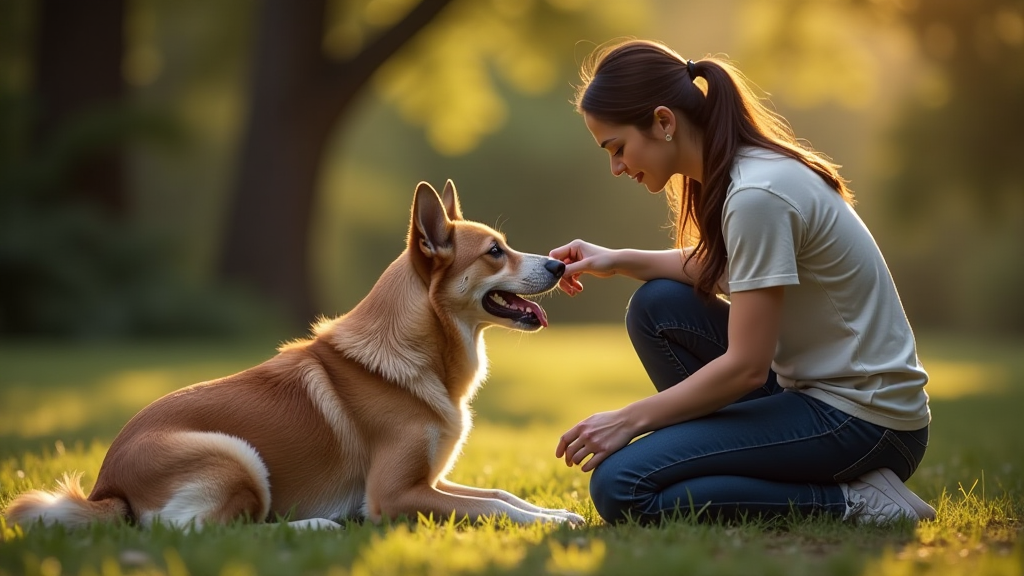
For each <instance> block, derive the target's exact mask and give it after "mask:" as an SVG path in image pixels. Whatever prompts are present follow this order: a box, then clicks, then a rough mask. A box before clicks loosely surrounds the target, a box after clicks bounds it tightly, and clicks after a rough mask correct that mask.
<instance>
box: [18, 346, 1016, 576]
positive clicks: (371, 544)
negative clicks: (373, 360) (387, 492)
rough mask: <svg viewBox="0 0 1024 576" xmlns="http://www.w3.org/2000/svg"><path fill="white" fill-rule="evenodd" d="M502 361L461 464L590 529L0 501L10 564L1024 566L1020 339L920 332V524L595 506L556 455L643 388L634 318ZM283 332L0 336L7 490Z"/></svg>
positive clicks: (32, 480)
mask: <svg viewBox="0 0 1024 576" xmlns="http://www.w3.org/2000/svg"><path fill="white" fill-rule="evenodd" d="M488 344H489V346H488V349H489V351H490V357H491V376H490V378H489V379H488V382H487V384H486V385H485V386H484V388H483V390H482V391H481V392H480V394H479V395H478V397H477V400H476V402H475V403H474V409H475V411H476V413H477V419H476V427H475V428H474V431H473V433H472V434H471V436H470V438H469V442H468V444H467V446H466V449H465V451H464V454H463V457H462V459H461V460H460V461H459V464H458V465H457V466H456V467H455V470H454V471H453V474H452V479H453V480H455V481H457V482H462V483H466V484H474V485H479V486H496V487H501V488H504V489H507V490H510V491H512V492H515V493H517V494H519V495H521V496H524V497H526V498H527V499H529V500H531V501H533V502H536V503H539V504H543V505H547V506H557V507H567V508H569V509H572V510H574V511H576V512H578V513H580V514H582V515H583V516H585V517H586V518H587V519H588V520H589V521H590V525H589V526H587V527H585V528H581V529H570V528H567V527H543V526H532V527H526V528H520V527H515V526H509V525H508V524H507V523H506V522H504V521H501V520H498V521H496V522H493V523H490V524H486V525H480V526H469V525H466V524H462V523H454V524H453V523H452V522H451V521H448V520H446V519H437V520H436V521H433V520H430V519H423V518H421V519H419V520H416V519H412V520H410V521H408V522H395V523H391V524H387V525H383V526H376V525H370V524H367V525H361V524H350V525H348V526H346V529H345V530H343V531H335V532H320V533H315V532H297V531H294V530H291V529H289V528H288V527H286V526H280V525H262V526H252V525H237V526H227V527H213V528H210V529H207V530H204V531H202V532H200V533H184V532H177V531H173V530H169V529H165V528H160V527H157V528H154V529H151V530H142V529H138V528H133V527H130V526H125V525H98V526H94V527H92V528H90V529H88V530H81V531H70V532H68V531H64V530H62V529H42V528H39V527H32V528H29V529H27V530H23V529H22V528H21V527H16V526H10V525H7V524H6V523H5V522H4V521H3V519H0V576H8V575H10V576H13V575H15V574H26V575H35V574H38V575H46V576H53V575H60V574H90V575H97V576H99V575H103V576H111V575H117V574H147V575H149V574H167V575H184V574H191V575H193V576H196V575H202V574H214V575H224V576H229V575H239V576H241V575H254V574H331V575H346V574H351V575H366V574H426V575H447V574H540V573H552V574H634V575H638V576H639V575H646V574H669V573H680V574H684V573H685V574H779V575H798V574H808V575H812V574H813V575H819V574H836V575H865V576H866V575H875V574H908V575H909V574H915V575H918V574H935V575H940V574H941V575H961V574H962V575H976V574H998V575H1003V574H1005V575H1020V574H1024V540H1022V538H1021V531H1022V527H1024V522H1022V520H1021V518H1022V513H1024V473H1022V472H1024V449H1022V448H1020V447H1019V446H1020V443H1021V439H1022V438H1024V414H1022V408H1024V355H1022V354H1021V353H1020V351H1021V350H1024V345H1022V344H1024V343H1021V342H1019V341H1018V342H1010V343H1007V342H1000V343H998V344H997V343H986V342H980V341H977V340H956V339H944V338H928V337H924V338H922V339H921V355H922V358H923V360H924V362H925V365H926V367H927V368H929V371H930V372H931V374H932V383H931V384H929V391H930V393H931V396H932V412H933V418H934V420H933V424H932V435H931V447H930V448H929V452H928V455H927V456H926V458H925V461H924V463H923V464H922V466H921V468H920V469H919V470H918V472H917V474H916V475H915V476H914V477H913V478H912V479H911V480H910V482H909V485H910V487H911V488H913V489H914V490H915V491H917V492H918V493H919V494H920V495H921V496H922V497H924V498H925V499H926V500H928V501H929V502H931V503H932V504H933V505H935V506H936V508H937V509H938V519H937V520H936V521H934V522H927V523H922V524H921V525H919V526H917V527H913V526H909V525H899V526H895V527H889V528H874V527H855V526H847V525H843V524H841V523H838V522H835V521H825V520H804V521H791V522H786V523H782V524H780V525H774V526H764V525H760V524H757V523H748V524H743V525H736V526H729V525H703V524H700V523H697V522H694V521H692V520H691V519H688V518H683V519H680V520H677V521H673V522H668V523H666V524H664V525H663V526H659V527H639V526H634V525H625V526H614V527H612V526H606V525H603V524H601V522H600V520H599V519H598V517H597V515H596V513H595V511H594V508H593V505H592V504H591V503H590V501H589V498H588V492H587V484H588V480H589V476H588V475H585V474H582V473H580V472H579V471H578V469H567V468H566V467H565V466H564V465H562V464H561V463H560V461H558V460H556V459H555V458H554V456H553V452H554V448H555V443H556V441H557V438H558V436H559V435H560V434H561V433H562V432H563V431H565V429H567V428H568V427H569V426H571V425H572V424H574V423H575V422H577V421H578V420H580V419H582V418H584V417H586V416H588V415H590V414H591V413H593V412H595V411H599V410H605V409H611V408H615V407H617V406H620V405H622V404H623V403H625V402H628V401H630V400H632V399H635V398H639V397H641V396H642V395H644V394H647V393H649V392H650V387H649V385H648V384H647V383H646V376H645V375H644V373H643V370H642V368H641V367H640V365H639V363H638V361H637V360H636V359H635V357H634V356H633V354H632V351H631V349H630V346H629V343H628V341H627V340H626V338H625V335H624V334H623V332H622V330H621V328H619V327H614V326H612V327H609V326H588V327H584V326H574V327H563V326H555V327H554V328H551V329H548V330H545V331H543V332H541V333H539V334H533V335H520V334H515V333H509V332H503V331H499V330H492V331H491V332H490V333H489V334H488ZM273 348H274V342H248V343H229V344H223V343H215V342H194V343H188V344H182V343H175V344H163V345H161V344H154V343H145V344H131V345H124V344H121V345H108V344H104V345H90V346H85V345H79V346H71V345H66V344H53V345H48V344H38V343H35V344H20V343H3V344H0V509H2V508H3V507H4V506H6V504H7V503H8V502H9V501H10V499H11V498H12V497H13V496H14V494H16V493H18V492H21V491H23V490H26V489H28V488H32V487H51V486H53V482H54V480H55V479H56V478H58V477H59V476H60V475H61V474H62V473H63V472H64V471H67V470H80V471H82V472H84V482H83V483H84V485H85V487H86V490H88V489H89V487H90V486H91V484H92V482H93V481H94V480H95V477H96V473H97V471H98V470H99V465H100V462H101V460H102V458H103V454H104V452H105V450H106V447H107V445H108V444H109V443H110V441H111V439H112V438H113V437H114V435H115V434H116V433H117V431H118V429H119V428H120V427H121V425H123V424H124V423H125V422H126V421H127V420H128V418H130V417H131V415H132V414H134V412H135V411H137V410H138V409H139V408H141V407H142V406H144V405H145V404H146V403H148V402H150V401H151V400H153V399H155V398H156V397H158V396H159V395H161V394H164V393H166V392H168V391H170V390H173V389H176V388H179V387H181V386H183V385H186V384H190V383H193V382H197V381H200V380H205V379H209V378H212V377H216V376H221V375H225V374H228V373H231V372H234V371H237V370H240V369H242V368H245V367H247V366H250V365H252V364H255V363H257V362H259V361H261V360H263V359H265V358H267V357H269V356H270V355H271V354H272V353H273Z"/></svg>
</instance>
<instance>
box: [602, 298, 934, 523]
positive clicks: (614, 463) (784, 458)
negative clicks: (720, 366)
mask: <svg viewBox="0 0 1024 576" xmlns="http://www.w3.org/2000/svg"><path fill="white" fill-rule="evenodd" d="M728 320H729V304H728V303H726V302H724V301H722V300H714V301H712V302H707V301H704V300H702V299H701V298H700V297H699V296H697V295H696V293H695V292H694V290H693V288H692V287H690V286H688V285H686V284H682V283H679V282H675V281H671V280H653V281H651V282H647V283H645V284H644V285H643V286H641V287H640V289H639V290H637V291H636V293H635V294H634V295H633V298H632V299H631V300H630V303H629V309H628V311H627V313H626V329H627V331H628V332H629V337H630V339H631V340H632V342H633V346H634V348H635V349H636V352H637V354H638V355H639V357H640V361H641V362H642V363H643V365H644V368H646V370H647V373H648V375H649V376H650V377H651V380H652V382H653V383H654V386H655V387H656V388H657V389H658V390H664V389H666V388H668V387H670V386H673V385H675V384H677V383H679V382H680V381H682V380H684V379H685V378H686V377H687V376H689V375H690V374H693V373H694V372H696V371H697V370H698V369H700V368H701V366H704V365H705V364H707V363H708V362H710V361H711V360H712V359H714V358H716V357H718V356H719V355H721V354H722V353H723V352H725V349H726V345H727V326H728ZM927 444H928V428H927V427H925V428H922V429H920V430H916V431H913V432H905V431H897V430H891V429H888V428H885V427H883V426H878V425H875V424H871V423H870V422H865V421H864V420H861V419H858V418H854V417H853V416H850V415H848V414H846V413H844V412H842V411H840V410H838V409H836V408H833V407H831V406H829V405H828V404H825V403H823V402H821V401H819V400H816V399H814V398H811V397H809V396H807V395H806V394H802V393H800V392H796V391H787V390H783V389H782V388H780V387H779V385H778V384H777V383H776V380H775V374H774V373H772V372H769V374H768V375H767V378H766V381H765V384H764V386H762V387H761V388H759V389H757V390H756V391H754V392H753V393H751V394H749V395H747V396H745V397H744V398H741V399H740V400H738V401H737V402H735V403H733V404H730V405H729V406H726V407H724V408H722V409H721V410H719V411H717V412H715V413H713V414H710V415H708V416H705V417H703V418H698V419H695V420H691V421H688V422H682V423H680V424H675V425H672V426H668V427H666V428H662V429H660V430H656V431H654V432H651V433H650V434H647V435H646V436H643V437H641V438H639V439H637V440H635V441H634V442H632V443H631V444H629V445H628V446H626V447H624V448H622V449H621V450H619V451H618V452H616V453H614V454H612V455H611V456H609V457H608V458H607V459H605V461H604V462H602V463H601V464H600V465H599V466H598V467H597V469H595V470H594V472H593V476H592V477H591V479H590V494H591V498H593V501H594V505H595V506H596V508H597V511H598V513H600V515H601V517H602V518H604V519H605V520H606V521H608V522H616V521H621V520H625V519H627V518H634V519H637V520H640V521H642V522H651V521H658V520H660V519H661V518H662V517H663V515H666V514H669V515H671V514H674V513H676V512H677V511H679V512H682V513H683V514H688V513H689V512H691V511H701V510H703V512H701V514H700V516H698V518H708V519H723V520H735V519H740V518H743V517H748V518H756V517H761V518H773V517H779V516H783V515H787V514H789V513H791V512H795V513H796V514H798V515H812V514H827V515H832V516H839V517H841V516H842V515H843V513H844V512H845V510H846V501H845V498H844V496H843V492H842V489H841V488H840V487H839V483H841V482H849V481H850V480H853V479H855V478H857V477H858V476H860V475H862V474H864V473H867V472H870V471H871V470H875V469H878V468H890V469H892V470H893V471H894V472H895V473H896V474H897V475H898V476H899V477H900V478H901V479H903V480H906V479H907V478H909V477H910V475H911V474H912V473H913V472H914V470H915V469H916V468H917V465H918V464H919V463H920V462H921V458H922V457H923V456H924V452H925V448H926V447H927Z"/></svg>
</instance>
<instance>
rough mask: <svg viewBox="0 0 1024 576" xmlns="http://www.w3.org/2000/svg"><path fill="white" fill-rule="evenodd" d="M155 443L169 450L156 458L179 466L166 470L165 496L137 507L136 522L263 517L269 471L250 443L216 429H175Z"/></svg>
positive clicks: (178, 522) (180, 523) (266, 509)
mask: <svg viewBox="0 0 1024 576" xmlns="http://www.w3.org/2000/svg"><path fill="white" fill-rule="evenodd" d="M159 443H160V444H161V445H162V446H161V447H162V448H164V449H166V450H167V452H168V453H165V454H164V455H163V457H162V458H161V459H162V460H164V461H165V463H166V462H167V461H168V460H170V461H172V462H176V463H177V464H178V467H176V468H170V469H168V470H167V471H166V473H167V476H169V478H167V480H169V482H167V483H166V485H165V490H164V491H165V493H167V494H168V497H167V498H166V499H165V500H164V501H163V502H162V503H161V504H160V505H158V506H155V507H153V508H150V509H147V510H141V511H139V521H140V523H141V524H143V525H148V524H152V523H153V522H162V523H166V524H171V525H173V526H178V527H187V526H190V525H191V526H194V527H195V528H200V527H202V526H203V525H204V524H207V523H221V524H223V523H228V522H231V521H234V520H239V519H247V520H251V521H256V522H262V521H263V520H265V519H266V517H267V515H268V514H269V511H270V483H269V480H268V477H269V474H268V472H267V468H266V465H265V464H264V463H263V460H262V459H261V458H260V456H259V453H257V452H256V450H255V449H254V448H253V447H252V446H251V445H250V444H249V443H247V442H245V441H244V440H241V439H239V438H236V437H234V436H228V435H227V434H221V433H218V432H179V433H175V434H171V435H169V436H166V437H163V438H161V439H160V442H159Z"/></svg>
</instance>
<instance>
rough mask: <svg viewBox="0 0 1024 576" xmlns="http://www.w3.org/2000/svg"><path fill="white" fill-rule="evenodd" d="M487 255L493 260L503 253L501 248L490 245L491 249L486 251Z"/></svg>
mask: <svg viewBox="0 0 1024 576" xmlns="http://www.w3.org/2000/svg"><path fill="white" fill-rule="evenodd" d="M487 253H488V254H490V255H491V256H493V257H495V258H501V257H502V256H504V255H505V251H504V250H502V249H501V246H498V245H497V244H494V245H492V246H491V249H490V250H488V251H487Z"/></svg>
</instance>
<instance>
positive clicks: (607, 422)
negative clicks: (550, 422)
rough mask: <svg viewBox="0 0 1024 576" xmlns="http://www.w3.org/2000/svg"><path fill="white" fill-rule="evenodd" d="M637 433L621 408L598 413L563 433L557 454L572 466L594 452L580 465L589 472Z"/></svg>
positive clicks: (557, 456)
mask: <svg viewBox="0 0 1024 576" xmlns="http://www.w3.org/2000/svg"><path fill="white" fill-rule="evenodd" d="M635 435H636V433H635V432H634V430H633V426H632V425H631V424H630V422H629V421H628V420H627V419H626V417H625V414H624V413H623V411H622V410H614V411H612V412H598V413H597V414H594V415H593V416H591V417H589V418H587V419H585V420H583V421H582V422H580V423H579V424H577V425H575V426H573V427H572V428H570V429H569V431H568V432H566V433H565V434H562V437H561V438H559V439H558V446H557V447H556V448H555V457H556V458H565V465H566V466H570V467H571V466H572V465H573V464H580V463H582V462H583V460H585V459H586V458H587V456H590V455H591V454H593V457H592V458H591V459H590V460H587V462H586V464H583V465H582V466H580V469H581V470H582V471H584V472H590V471H591V470H593V469H594V468H597V465H598V464H600V463H601V462H602V461H603V460H604V459H605V458H607V457H609V456H611V455H612V454H614V453H615V452H617V451H618V450H619V449H621V448H622V447H623V446H625V445H626V444H629V442H630V441H631V440H632V439H633V437H634V436H635Z"/></svg>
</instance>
